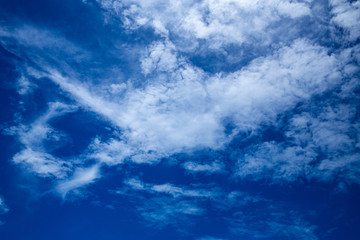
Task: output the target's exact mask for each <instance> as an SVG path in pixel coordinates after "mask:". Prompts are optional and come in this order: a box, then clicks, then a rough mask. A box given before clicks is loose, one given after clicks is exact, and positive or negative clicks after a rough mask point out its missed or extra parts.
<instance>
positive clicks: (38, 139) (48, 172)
mask: <svg viewBox="0 0 360 240" xmlns="http://www.w3.org/2000/svg"><path fill="white" fill-rule="evenodd" d="M75 110H76V107H75V106H69V105H65V104H63V103H60V102H52V103H49V107H48V110H47V112H46V113H44V114H43V115H41V116H39V117H38V118H37V119H36V120H35V121H34V122H33V123H31V124H29V126H26V125H20V126H18V127H12V128H9V129H8V130H7V133H8V134H12V135H16V136H17V137H18V139H19V141H20V143H21V144H22V145H23V146H24V149H23V150H21V151H20V152H19V153H17V154H16V155H15V156H14V157H13V162H14V163H17V164H21V165H23V166H25V168H26V169H27V170H29V171H30V172H34V173H36V174H38V175H39V176H42V177H55V178H64V177H66V176H67V174H68V172H69V171H71V166H72V163H71V162H67V161H63V160H61V159H58V158H56V157H54V156H52V155H51V154H50V153H47V149H46V148H45V147H44V142H45V141H53V142H57V143H58V142H59V141H61V140H62V139H63V137H64V134H63V133H61V132H59V131H56V130H54V129H53V128H52V127H51V126H50V125H49V124H48V121H49V120H51V119H54V118H56V117H59V116H62V115H64V114H66V113H69V112H73V111H75Z"/></svg>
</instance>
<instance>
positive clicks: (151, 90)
mask: <svg viewBox="0 0 360 240" xmlns="http://www.w3.org/2000/svg"><path fill="white" fill-rule="evenodd" d="M154 46H162V47H161V48H160V49H162V50H161V51H160V53H161V54H162V52H163V49H164V48H163V47H164V46H165V45H161V44H160V45H159V43H157V44H155V45H154ZM166 51H167V50H166ZM161 54H160V55H158V53H157V54H156V56H162V55H161ZM172 54H173V53H172ZM165 55H166V56H167V53H166V54H165ZM150 56H151V54H150ZM154 56H155V55H154ZM151 59H153V57H151ZM156 59H158V57H156ZM159 59H161V57H159ZM159 59H158V60H156V61H155V62H156V64H157V67H156V68H157V69H160V70H164V69H169V73H168V74H165V75H163V73H160V75H159V76H160V77H158V75H156V76H155V77H154V81H151V82H149V84H148V85H147V86H145V87H144V88H139V89H128V90H127V91H126V93H124V94H122V95H121V98H118V97H117V96H116V95H114V96H113V97H112V98H109V96H104V95H102V93H101V92H99V91H96V87H95V86H94V87H93V86H91V85H89V84H87V86H86V85H84V84H82V83H81V82H80V81H76V80H75V79H70V78H68V77H63V76H61V75H60V74H59V73H57V72H56V71H54V70H49V72H50V73H51V74H50V75H49V77H50V78H51V79H52V80H53V81H54V82H56V83H57V84H59V86H60V87H61V88H62V89H63V90H64V91H67V92H69V93H71V95H72V96H73V98H74V99H75V100H77V101H78V102H79V103H80V104H81V105H82V106H83V107H85V108H89V110H91V111H94V112H96V113H98V114H99V115H101V116H103V117H104V118H105V119H107V120H109V121H111V122H112V123H113V124H114V126H115V127H119V128H120V129H121V130H122V134H121V136H120V138H121V140H119V139H116V138H114V139H112V140H111V141H110V142H109V143H101V142H99V141H98V142H96V143H95V145H99V146H101V147H102V148H104V151H103V152H100V151H97V153H96V155H97V156H98V157H99V158H100V159H103V161H104V162H108V163H110V164H116V163H122V162H123V160H124V158H128V157H130V158H131V159H132V160H133V161H135V162H149V163H151V162H154V161H155V160H156V159H157V158H160V157H165V156H169V155H171V154H174V153H177V152H181V151H188V150H191V149H196V148H202V147H209V148H213V149H219V148H221V147H223V144H224V143H226V142H228V141H229V140H230V139H231V137H227V136H225V134H224V126H223V123H222V121H223V119H225V118H229V119H231V120H232V121H233V122H234V124H235V126H236V131H252V130H256V129H257V128H258V127H259V126H260V124H263V123H269V122H272V121H274V120H275V118H276V116H277V114H279V113H281V112H283V111H284V110H286V109H289V108H291V107H293V106H294V105H295V104H296V103H297V102H299V101H303V100H306V99H309V98H310V97H311V96H312V95H314V94H320V93H322V92H324V91H326V90H328V89H331V88H332V87H333V86H336V84H337V83H338V82H339V80H340V76H339V70H338V69H339V66H337V61H336V58H335V56H331V55H330V56H329V55H328V54H327V53H326V49H325V48H322V47H319V46H316V45H311V44H309V43H308V42H306V41H304V40H298V41H296V42H295V43H294V44H293V45H292V46H291V47H284V48H282V49H280V50H279V51H278V52H276V53H275V54H274V55H271V56H268V57H266V58H259V59H256V60H254V61H253V62H252V63H250V64H249V65H248V66H247V67H246V68H244V69H242V70H240V71H237V72H234V73H230V74H222V75H221V74H220V75H215V76H209V75H208V74H205V73H204V72H203V71H201V70H200V69H197V68H195V67H194V66H192V65H190V64H188V63H186V61H180V62H178V63H177V64H179V65H177V64H175V65H176V66H177V67H176V68H175V65H174V66H173V65H172V64H170V65H167V64H166V62H164V63H161V61H160V60H159ZM151 61H153V60H151ZM159 63H161V64H162V65H161V66H158V65H159ZM174 63H175V62H174ZM304 66H307V71H306V72H305V73H304V72H303V67H304ZM110 99H111V100H110ZM112 145H114V146H117V147H118V151H116V148H114V147H112ZM95 148H96V147H95ZM98 149H100V147H99V148H98ZM135 149H136V150H135ZM111 156H114V157H113V158H112V157H111ZM115 156H116V157H115Z"/></svg>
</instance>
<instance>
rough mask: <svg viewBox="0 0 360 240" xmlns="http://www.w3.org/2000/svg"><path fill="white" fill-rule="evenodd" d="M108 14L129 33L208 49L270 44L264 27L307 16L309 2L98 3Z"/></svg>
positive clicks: (155, 0) (138, 0)
mask: <svg viewBox="0 0 360 240" xmlns="http://www.w3.org/2000/svg"><path fill="white" fill-rule="evenodd" d="M98 2H99V3H100V4H101V6H102V7H103V8H104V9H106V10H107V11H108V14H110V16H109V15H107V17H106V20H107V21H109V19H111V16H114V15H115V16H118V17H119V18H120V19H121V20H122V22H123V24H124V26H125V27H126V28H128V29H132V30H134V29H137V28H139V27H141V26H151V27H153V28H154V29H155V31H156V32H158V33H160V34H161V35H163V36H167V35H168V33H169V32H170V33H172V34H175V35H176V36H177V37H180V38H181V39H184V40H186V41H185V42H181V43H179V44H180V45H182V46H183V48H182V49H188V50H190V49H193V48H194V47H196V46H197V44H194V41H196V40H205V41H206V42H207V44H208V46H209V47H210V48H213V49H215V48H219V47H220V48H221V47H223V45H224V44H225V45H226V44H230V43H235V44H242V43H248V42H249V41H253V40H254V39H257V40H260V42H261V43H266V44H269V40H270V38H271V35H272V34H274V32H271V31H267V27H268V26H270V25H271V24H273V23H277V22H280V20H284V19H286V20H288V19H296V18H299V17H304V16H310V15H311V10H310V4H309V1H288V0H272V1H263V0H257V1H245V0H244V1H235V0H226V1H219V0H204V1H189V0H187V1H181V2H172V1H170V2H169V1H163V0H152V1H143V0H126V1H117V0H113V1H108V0H98Z"/></svg>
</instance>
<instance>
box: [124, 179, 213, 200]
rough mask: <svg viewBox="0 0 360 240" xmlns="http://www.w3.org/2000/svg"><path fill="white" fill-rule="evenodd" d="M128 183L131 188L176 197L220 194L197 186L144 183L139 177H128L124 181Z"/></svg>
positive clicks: (199, 196) (210, 196) (209, 196)
mask: <svg viewBox="0 0 360 240" xmlns="http://www.w3.org/2000/svg"><path fill="white" fill-rule="evenodd" d="M124 183H125V184H126V185H128V186H129V187H131V189H133V190H136V191H144V192H149V193H153V194H157V193H158V194H165V195H170V196H172V197H174V198H177V197H180V198H182V197H193V198H213V197H216V196H217V195H219V193H217V192H212V191H210V190H206V189H201V188H195V189H191V188H190V189H188V188H186V187H178V186H174V185H172V184H169V183H164V184H149V183H143V182H142V181H140V180H138V179H134V178H131V179H127V180H126V181H124Z"/></svg>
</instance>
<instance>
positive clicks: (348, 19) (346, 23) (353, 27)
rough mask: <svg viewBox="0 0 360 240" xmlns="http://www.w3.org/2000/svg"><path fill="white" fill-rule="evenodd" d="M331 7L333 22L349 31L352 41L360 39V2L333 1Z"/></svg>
mask: <svg viewBox="0 0 360 240" xmlns="http://www.w3.org/2000/svg"><path fill="white" fill-rule="evenodd" d="M330 6H332V10H331V13H332V14H333V17H332V19H331V20H332V22H334V23H335V24H336V25H338V26H340V27H342V28H344V29H345V30H346V31H348V33H349V39H350V40H351V41H354V40H356V39H358V38H359V37H360V26H359V22H360V2H359V1H352V2H351V1H346V0H331V1H330Z"/></svg>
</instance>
